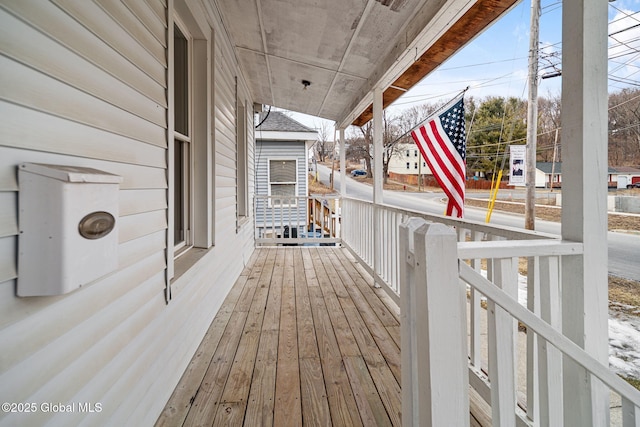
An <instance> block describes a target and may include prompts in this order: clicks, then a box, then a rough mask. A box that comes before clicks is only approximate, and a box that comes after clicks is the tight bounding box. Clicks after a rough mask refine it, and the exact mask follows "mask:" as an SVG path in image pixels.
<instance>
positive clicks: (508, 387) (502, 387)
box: [487, 258, 517, 427]
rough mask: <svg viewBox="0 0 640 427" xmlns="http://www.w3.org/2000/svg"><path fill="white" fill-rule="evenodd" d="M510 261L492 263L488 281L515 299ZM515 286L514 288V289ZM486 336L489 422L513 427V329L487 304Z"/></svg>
mask: <svg viewBox="0 0 640 427" xmlns="http://www.w3.org/2000/svg"><path fill="white" fill-rule="evenodd" d="M512 265H513V261H512V259H511V258H506V259H497V260H494V266H493V270H494V271H493V273H494V275H495V277H494V280H492V281H493V282H494V283H495V284H496V285H497V286H498V287H499V288H501V289H502V290H504V291H505V292H506V293H507V294H509V295H511V296H512V297H514V298H517V277H514V274H513V266H512ZM514 283H515V286H514ZM487 318H488V329H489V330H488V335H489V381H490V382H491V413H492V417H491V419H492V422H493V424H494V425H497V426H504V427H515V421H516V419H515V412H516V389H515V360H514V354H515V342H516V341H515V325H514V320H513V318H512V317H511V315H509V313H507V312H506V311H505V310H504V309H502V308H501V307H499V306H497V305H496V304H495V303H494V302H493V301H488V302H487Z"/></svg>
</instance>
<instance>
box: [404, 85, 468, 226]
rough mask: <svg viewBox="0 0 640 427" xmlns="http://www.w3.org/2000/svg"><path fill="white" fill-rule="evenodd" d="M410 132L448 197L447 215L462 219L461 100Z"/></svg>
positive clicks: (464, 144)
mask: <svg viewBox="0 0 640 427" xmlns="http://www.w3.org/2000/svg"><path fill="white" fill-rule="evenodd" d="M444 108H445V110H444V112H443V113H439V114H434V115H433V116H431V117H429V118H427V119H426V120H425V121H424V123H422V124H421V125H420V126H418V127H417V128H416V129H415V130H413V131H412V132H411V136H412V137H413V140H414V141H415V142H416V145H417V146H418V149H419V150H420V152H421V153H422V157H423V158H424V159H425V161H426V162H427V165H429V169H430V170H431V173H432V174H433V176H435V178H436V180H437V181H438V184H440V187H442V189H443V190H444V192H445V193H446V194H447V197H449V202H448V203H447V211H446V214H447V215H449V216H454V215H455V216H456V217H458V218H462V213H463V210H464V183H465V176H466V162H465V156H466V151H467V138H466V133H465V129H464V97H463V96H460V98H457V99H455V100H453V101H451V103H449V104H448V105H447V106H445V107H444Z"/></svg>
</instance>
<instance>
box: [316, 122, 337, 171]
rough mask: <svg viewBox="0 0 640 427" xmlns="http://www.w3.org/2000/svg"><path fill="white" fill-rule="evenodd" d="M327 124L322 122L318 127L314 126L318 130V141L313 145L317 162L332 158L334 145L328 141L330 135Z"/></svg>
mask: <svg viewBox="0 0 640 427" xmlns="http://www.w3.org/2000/svg"><path fill="white" fill-rule="evenodd" d="M330 127H331V126H330V125H329V122H326V121H323V122H321V123H320V126H316V128H317V130H318V140H317V142H316V144H315V152H316V156H317V158H318V160H320V161H321V162H324V161H325V160H326V159H327V157H330V156H333V150H334V147H335V143H334V142H333V141H330V140H329V135H330V133H331V129H330Z"/></svg>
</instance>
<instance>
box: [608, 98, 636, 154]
mask: <svg viewBox="0 0 640 427" xmlns="http://www.w3.org/2000/svg"><path fill="white" fill-rule="evenodd" d="M609 163H610V164H612V165H614V166H638V165H640V89H630V88H626V89H622V90H621V91H619V92H616V93H613V94H611V95H610V96H609Z"/></svg>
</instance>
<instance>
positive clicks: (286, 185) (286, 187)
mask: <svg viewBox="0 0 640 427" xmlns="http://www.w3.org/2000/svg"><path fill="white" fill-rule="evenodd" d="M297 171H298V161H297V160H295V159H291V160H288V159H279V160H275V159H273V160H269V196H271V198H270V199H269V202H270V206H296V199H295V197H296V196H297V194H298V180H297V176H298V173H297Z"/></svg>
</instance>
